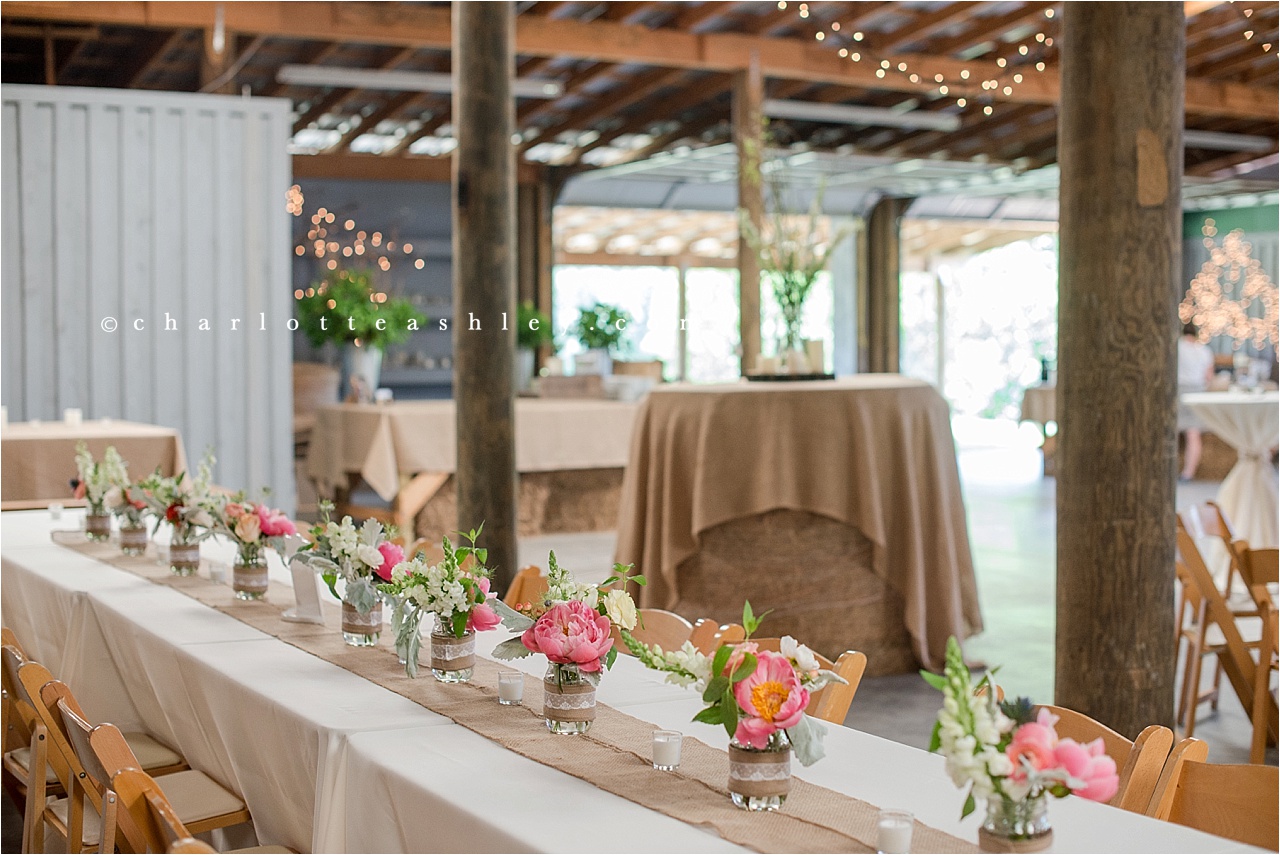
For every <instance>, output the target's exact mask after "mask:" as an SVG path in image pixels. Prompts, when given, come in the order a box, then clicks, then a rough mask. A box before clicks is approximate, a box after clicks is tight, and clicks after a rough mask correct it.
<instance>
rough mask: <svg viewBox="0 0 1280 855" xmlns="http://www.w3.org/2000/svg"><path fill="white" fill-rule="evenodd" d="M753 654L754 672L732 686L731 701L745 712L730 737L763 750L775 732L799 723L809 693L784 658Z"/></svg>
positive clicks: (807, 703)
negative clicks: (732, 697) (754, 656)
mask: <svg viewBox="0 0 1280 855" xmlns="http://www.w3.org/2000/svg"><path fill="white" fill-rule="evenodd" d="M742 646H745V645H739V649H741V647H742ZM756 655H757V656H758V657H759V661H758V663H757V665H756V670H755V672H754V673H752V674H751V676H749V677H747V678H746V679H745V680H743V681H741V682H739V683H737V684H735V685H734V687H733V695H734V698H736V699H737V701H738V706H740V707H742V711H743V713H745V715H744V716H743V717H742V718H741V719H739V720H738V729H737V731H736V732H735V733H734V734H733V738H734V739H736V740H738V742H740V743H742V744H744V745H750V746H752V747H753V748H765V747H766V746H768V744H769V737H770V736H772V735H773V733H774V732H775V731H777V730H785V729H786V728H788V727H795V726H796V725H797V724H799V723H800V718H801V716H803V715H804V710H805V707H807V706H809V692H808V690H807V689H805V688H804V687H802V686H801V685H800V679H799V678H798V677H797V676H796V672H795V669H794V668H792V667H791V663H790V662H788V661H787V657H785V656H783V655H782V654H780V653H773V652H771V651H768V650H762V651H759V652H758V653H757V654H756Z"/></svg>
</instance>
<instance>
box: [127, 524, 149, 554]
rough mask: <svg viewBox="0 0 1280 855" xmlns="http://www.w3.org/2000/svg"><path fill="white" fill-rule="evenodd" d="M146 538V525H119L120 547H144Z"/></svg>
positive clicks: (145, 546)
mask: <svg viewBox="0 0 1280 855" xmlns="http://www.w3.org/2000/svg"><path fill="white" fill-rule="evenodd" d="M147 540H148V537H147V527H146V526H145V525H139V526H121V527H120V548H121V549H146V548H147Z"/></svg>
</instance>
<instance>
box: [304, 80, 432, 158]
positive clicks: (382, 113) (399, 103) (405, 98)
mask: <svg viewBox="0 0 1280 855" xmlns="http://www.w3.org/2000/svg"><path fill="white" fill-rule="evenodd" d="M421 97H422V93H421V92H401V93H400V94H399V95H396V96H394V97H392V98H389V99H388V100H387V101H386V102H385V103H384V104H383V105H382V106H381V107H378V108H377V109H375V110H374V111H373V112H372V113H370V114H369V115H368V116H365V117H364V118H362V119H361V120H360V122H359V124H355V125H354V126H353V127H351V128H350V129H348V130H347V132H346V133H344V134H343V135H342V136H341V137H339V138H338V141H337V142H336V143H334V144H333V145H331V146H329V148H327V149H325V154H337V153H338V152H340V151H343V150H345V149H346V148H347V146H349V145H351V143H352V142H353V141H355V140H356V139H357V138H358V137H360V136H363V135H364V134H367V133H369V132H371V131H373V130H374V129H375V128H377V127H378V123H379V122H381V121H383V120H384V119H389V118H391V117H392V116H394V115H395V114H396V113H398V112H400V110H401V109H402V108H404V107H406V106H408V105H409V104H411V103H413V102H414V101H417V100H418V99H419V98H421Z"/></svg>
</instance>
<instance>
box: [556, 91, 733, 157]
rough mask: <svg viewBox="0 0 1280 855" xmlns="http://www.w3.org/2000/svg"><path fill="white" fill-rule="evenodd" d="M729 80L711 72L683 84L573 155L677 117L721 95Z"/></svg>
mask: <svg viewBox="0 0 1280 855" xmlns="http://www.w3.org/2000/svg"><path fill="white" fill-rule="evenodd" d="M732 82H733V81H732V79H731V78H730V77H728V75H715V76H713V77H711V78H708V79H703V80H699V81H698V82H697V83H694V84H688V85H686V86H685V88H684V91H682V92H680V93H679V94H677V95H674V96H672V97H670V98H666V97H663V98H659V99H655V101H656V103H655V104H653V105H651V106H649V108H648V109H644V110H641V111H639V112H638V113H637V114H636V115H635V116H633V117H631V118H630V119H627V120H626V121H625V122H623V124H621V125H620V126H618V127H616V128H614V129H613V130H610V131H607V132H605V133H602V134H601V135H600V136H599V137H598V138H597V139H595V140H594V141H592V142H590V143H587V144H586V145H584V146H582V147H581V148H579V149H578V150H577V152H576V153H575V154H576V159H577V160H579V161H580V160H581V159H582V156H583V155H584V154H586V153H587V152H589V151H594V150H595V149H597V148H600V147H601V146H606V145H608V144H609V143H611V142H613V141H614V140H616V139H617V138H618V137H620V136H625V135H626V134H635V133H644V132H645V131H647V130H648V129H649V128H651V127H653V126H654V125H655V124H657V123H658V122H660V121H663V120H671V119H678V118H679V117H680V116H681V115H682V114H684V113H685V112H687V111H688V110H691V109H693V108H694V107H697V106H698V105H700V104H706V103H707V102H709V101H711V100H712V99H714V98H717V97H719V96H720V95H722V94H723V93H724V92H725V91H726V90H727V89H729V87H730V86H731V85H732Z"/></svg>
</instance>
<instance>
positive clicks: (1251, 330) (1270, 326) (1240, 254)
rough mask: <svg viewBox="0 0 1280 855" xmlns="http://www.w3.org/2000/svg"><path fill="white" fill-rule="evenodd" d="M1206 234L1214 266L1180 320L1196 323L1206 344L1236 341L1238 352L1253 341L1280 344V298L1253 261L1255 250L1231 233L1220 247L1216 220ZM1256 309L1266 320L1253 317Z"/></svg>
mask: <svg viewBox="0 0 1280 855" xmlns="http://www.w3.org/2000/svg"><path fill="white" fill-rule="evenodd" d="M1202 231H1203V232H1204V245H1205V248H1206V249H1208V250H1209V260H1208V261H1206V262H1205V263H1204V264H1203V265H1202V266H1201V268H1200V272H1199V273H1197V274H1196V276H1195V278H1194V279H1192V280H1191V287H1190V288H1189V289H1188V290H1187V295H1186V297H1184V298H1183V300H1182V303H1181V305H1179V306H1178V317H1179V318H1180V319H1181V320H1182V322H1183V323H1187V322H1188V321H1190V322H1191V323H1194V324H1195V325H1196V326H1198V327H1199V328H1200V340H1201V341H1205V342H1207V341H1208V340H1209V339H1211V338H1213V337H1214V336H1220V335H1226V336H1230V337H1231V338H1232V339H1234V340H1235V344H1236V348H1237V349H1238V348H1239V347H1240V346H1241V345H1243V344H1244V343H1245V342H1247V341H1252V342H1253V345H1254V347H1258V348H1261V347H1262V346H1263V345H1265V344H1266V343H1267V342H1268V341H1270V342H1271V343H1272V344H1275V342H1276V331H1277V326H1280V292H1278V291H1277V288H1276V285H1275V283H1273V282H1272V281H1271V277H1269V276H1267V274H1266V271H1264V270H1263V269H1262V265H1261V264H1260V263H1259V262H1258V259H1256V258H1254V257H1253V255H1252V252H1251V250H1252V249H1253V247H1252V245H1251V244H1250V243H1249V242H1248V241H1247V240H1245V239H1244V232H1243V231H1242V230H1241V229H1235V230H1233V231H1231V232H1228V233H1227V236H1226V237H1225V238H1223V239H1222V244H1221V245H1219V244H1218V243H1217V242H1216V241H1215V240H1214V237H1215V236H1216V235H1217V234H1218V228H1217V224H1216V223H1215V222H1214V221H1213V220H1212V219H1207V220H1205V221H1204V228H1203V229H1202ZM1233 294H1238V295H1239V296H1238V297H1233V296H1232V295H1233ZM1255 306H1257V307H1260V308H1261V310H1262V311H1261V315H1259V316H1255V317H1250V310H1254V311H1255V312H1256V309H1255V308H1254V307H1255Z"/></svg>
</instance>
